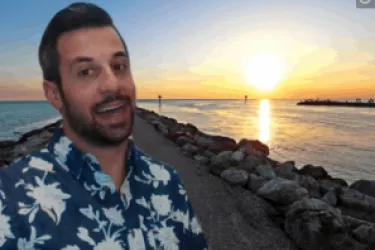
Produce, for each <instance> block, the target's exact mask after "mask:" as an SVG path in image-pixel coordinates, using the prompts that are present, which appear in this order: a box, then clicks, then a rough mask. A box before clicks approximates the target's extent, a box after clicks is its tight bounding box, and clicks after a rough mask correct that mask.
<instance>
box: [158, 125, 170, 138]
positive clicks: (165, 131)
mask: <svg viewBox="0 0 375 250" xmlns="http://www.w3.org/2000/svg"><path fill="white" fill-rule="evenodd" d="M156 128H157V129H158V130H159V131H160V132H161V133H162V135H164V136H167V135H168V127H167V126H166V125H164V124H163V123H159V124H157V125H156Z"/></svg>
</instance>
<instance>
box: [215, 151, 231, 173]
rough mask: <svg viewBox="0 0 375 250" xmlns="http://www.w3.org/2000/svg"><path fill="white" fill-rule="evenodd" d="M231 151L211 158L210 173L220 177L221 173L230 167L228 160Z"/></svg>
mask: <svg viewBox="0 0 375 250" xmlns="http://www.w3.org/2000/svg"><path fill="white" fill-rule="evenodd" d="M231 156H232V151H224V152H221V153H219V154H218V155H216V156H214V157H212V159H211V162H210V172H211V173H212V174H214V175H217V176H220V175H221V172H223V171H224V170H226V169H228V168H230V167H231V163H230V159H231Z"/></svg>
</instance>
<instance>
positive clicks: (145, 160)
mask: <svg viewBox="0 0 375 250" xmlns="http://www.w3.org/2000/svg"><path fill="white" fill-rule="evenodd" d="M136 160H137V161H139V162H140V164H141V165H142V166H143V167H142V172H146V173H147V174H151V175H152V176H153V177H154V178H156V179H158V180H159V181H164V182H170V183H171V182H178V183H180V182H181V179H180V176H179V174H178V172H177V171H176V169H175V168H173V167H172V166H171V165H169V164H168V163H165V162H163V161H161V160H159V159H156V158H153V157H151V156H150V155H148V154H146V153H145V152H143V151H141V150H138V151H137V157H136ZM171 184H172V183H171Z"/></svg>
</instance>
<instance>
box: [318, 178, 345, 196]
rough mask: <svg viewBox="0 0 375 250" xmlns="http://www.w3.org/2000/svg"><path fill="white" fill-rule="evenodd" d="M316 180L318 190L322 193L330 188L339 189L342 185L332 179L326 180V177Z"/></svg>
mask: <svg viewBox="0 0 375 250" xmlns="http://www.w3.org/2000/svg"><path fill="white" fill-rule="evenodd" d="M318 182H319V186H320V191H321V193H322V194H325V193H327V192H328V191H330V190H334V189H340V188H341V187H343V186H342V185H340V184H339V183H337V182H335V181H332V180H328V179H326V180H319V181H318Z"/></svg>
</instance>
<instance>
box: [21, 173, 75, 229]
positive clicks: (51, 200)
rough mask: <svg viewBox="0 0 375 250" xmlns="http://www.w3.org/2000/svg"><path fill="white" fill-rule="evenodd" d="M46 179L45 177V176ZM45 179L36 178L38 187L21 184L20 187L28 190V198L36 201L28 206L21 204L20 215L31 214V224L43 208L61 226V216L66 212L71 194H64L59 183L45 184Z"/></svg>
mask: <svg viewBox="0 0 375 250" xmlns="http://www.w3.org/2000/svg"><path fill="white" fill-rule="evenodd" d="M44 178H45V176H44ZM44 178H43V180H41V179H40V178H39V177H38V176H36V177H35V182H36V184H37V185H36V186H33V185H32V184H25V183H21V184H20V185H25V189H26V190H27V193H26V194H27V196H29V197H31V198H33V199H34V200H35V202H34V204H31V205H26V204H24V203H22V202H19V206H20V210H19V211H18V213H19V214H22V215H26V214H29V223H32V222H33V221H34V218H35V215H36V213H37V212H38V211H39V209H40V208H41V209H42V210H43V211H44V212H46V213H47V214H48V216H49V217H51V218H52V220H53V221H54V222H55V223H56V224H59V222H60V219H61V215H62V213H63V212H64V211H65V208H66V204H65V201H64V200H66V199H69V198H70V197H71V196H70V194H66V193H64V192H63V191H62V190H60V189H59V188H58V186H59V183H57V182H55V183H52V184H45V183H44Z"/></svg>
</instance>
